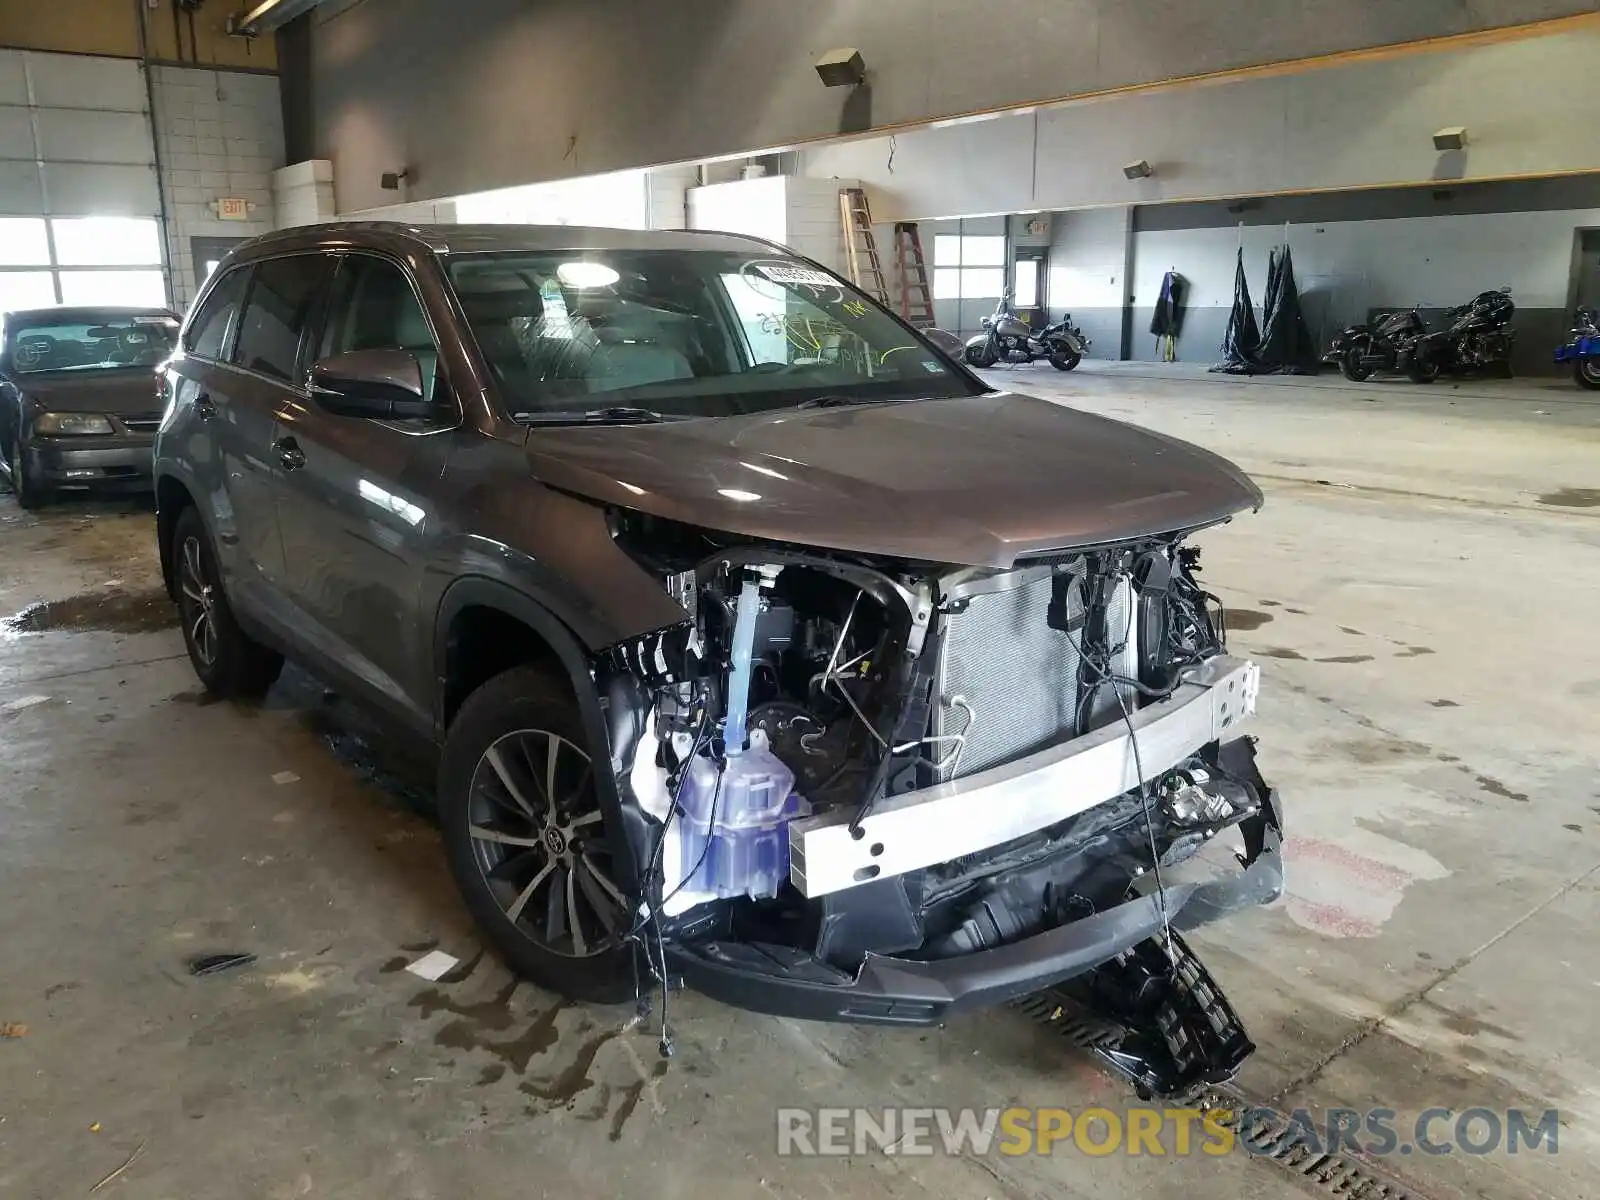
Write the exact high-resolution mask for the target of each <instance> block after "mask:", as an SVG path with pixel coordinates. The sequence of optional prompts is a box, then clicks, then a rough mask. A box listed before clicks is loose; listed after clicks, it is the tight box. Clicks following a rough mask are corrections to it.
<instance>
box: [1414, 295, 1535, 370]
mask: <svg viewBox="0 0 1600 1200" xmlns="http://www.w3.org/2000/svg"><path fill="white" fill-rule="evenodd" d="M1516 311H1517V306H1516V305H1515V304H1514V303H1512V300H1511V289H1510V288H1502V289H1501V290H1499V291H1493V292H1479V293H1478V294H1477V295H1476V296H1474V297H1473V299H1472V303H1471V304H1463V305H1462V306H1461V307H1460V308H1452V309H1449V310H1448V311H1447V312H1446V313H1445V314H1444V316H1445V320H1447V321H1449V322H1450V327H1449V328H1448V329H1445V330H1443V331H1441V332H1439V333H1434V334H1429V335H1428V338H1427V339H1426V341H1425V344H1424V345H1423V346H1422V347H1421V348H1420V353H1421V355H1422V356H1423V357H1424V358H1425V359H1427V360H1431V361H1432V362H1435V363H1437V364H1438V368H1439V370H1441V371H1446V372H1448V373H1450V374H1452V375H1466V374H1474V373H1482V372H1486V371H1494V372H1495V373H1497V374H1500V375H1504V376H1506V377H1507V378H1509V377H1510V375H1511V347H1512V344H1513V343H1514V342H1515V341H1516V336H1517V334H1516V330H1514V329H1512V328H1511V318H1512V316H1513V315H1514V314H1515V313H1516ZM1435 373H1436V374H1437V372H1435Z"/></svg>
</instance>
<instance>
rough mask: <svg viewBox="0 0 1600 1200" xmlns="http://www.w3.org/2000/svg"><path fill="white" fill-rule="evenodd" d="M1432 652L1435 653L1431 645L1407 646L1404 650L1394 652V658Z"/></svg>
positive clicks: (1411, 656)
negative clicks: (1397, 652)
mask: <svg viewBox="0 0 1600 1200" xmlns="http://www.w3.org/2000/svg"><path fill="white" fill-rule="evenodd" d="M1433 653H1435V651H1434V649H1433V647H1432V646H1407V647H1406V648H1405V649H1404V650H1402V651H1400V653H1399V654H1396V655H1395V657H1396V658H1420V657H1421V656H1422V655H1424V654H1433Z"/></svg>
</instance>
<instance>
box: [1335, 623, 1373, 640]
mask: <svg viewBox="0 0 1600 1200" xmlns="http://www.w3.org/2000/svg"><path fill="white" fill-rule="evenodd" d="M1339 632H1340V633H1348V634H1349V635H1350V636H1351V637H1366V636H1367V635H1366V634H1365V633H1363V632H1361V630H1359V629H1352V628H1351V627H1350V626H1348V625H1341V626H1339Z"/></svg>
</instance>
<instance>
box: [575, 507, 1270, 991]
mask: <svg viewBox="0 0 1600 1200" xmlns="http://www.w3.org/2000/svg"><path fill="white" fill-rule="evenodd" d="M627 532H628V531H627V530H623V531H621V536H623V537H625V536H626V535H627ZM649 541H650V543H651V544H652V547H653V548H654V550H655V551H656V553H658V554H659V550H660V547H661V545H662V544H663V538H662V536H661V533H660V529H659V527H658V528H656V529H654V530H652V531H651V535H650V538H649ZM708 550H709V552H708ZM691 559H692V560H693V561H690V560H691ZM1198 560H1199V552H1198V550H1195V549H1193V548H1190V547H1187V546H1184V545H1183V544H1182V541H1181V538H1179V537H1176V536H1173V537H1164V538H1152V539H1147V540H1145V541H1141V542H1136V543H1129V544H1122V545H1116V546H1111V547H1104V548H1098V549H1093V550H1089V551H1084V552H1078V553H1073V554H1066V555H1061V556H1057V557H1053V558H1046V559H1036V560H1032V561H1028V562H1026V563H1022V564H1019V565H1018V566H1016V567H1013V568H1011V569H1009V570H990V569H976V568H961V569H954V570H952V569H950V568H940V567H937V566H926V567H922V566H919V565H917V564H905V563H898V564H896V563H874V562H865V561H862V560H860V559H857V558H846V557H842V556H840V557H835V556H831V555H826V554H820V553H815V552H806V551H798V550H793V549H789V548H785V547H778V546H752V545H742V546H719V547H706V546H705V545H704V544H703V543H702V544H700V545H696V544H695V539H694V538H693V537H686V538H685V544H684V545H683V546H682V552H681V553H680V554H678V555H677V556H676V557H675V558H672V557H669V558H668V559H667V560H666V561H662V562H659V564H658V566H659V569H660V570H661V572H662V577H663V579H664V583H665V586H666V588H667V590H668V591H669V593H670V594H671V595H672V596H673V598H674V599H675V600H677V601H678V603H679V604H681V605H682V607H683V608H684V611H685V613H686V615H687V620H686V621H685V622H684V623H683V624H682V625H679V626H675V627H673V628H670V629H666V630H662V631H659V632H657V633H654V634H651V635H648V636H647V637H644V638H640V639H636V640H635V641H633V642H630V643H628V644H625V645H623V646H619V647H617V648H616V649H615V650H614V651H613V652H612V654H611V656H610V660H609V662H608V664H607V668H608V675H609V686H608V689H607V691H608V694H610V695H611V696H612V698H613V699H612V703H613V726H614V730H615V731H616V732H617V735H618V736H614V739H613V740H614V742H616V743H617V747H616V748H617V750H618V752H619V757H618V762H617V764H616V765H617V766H618V767H619V782H621V783H622V784H624V785H625V786H622V787H621V788H620V789H619V790H620V792H621V794H622V797H623V801H624V804H625V805H627V806H632V807H633V809H634V810H635V812H636V814H637V816H638V817H639V818H640V819H639V820H638V821H636V822H635V823H634V824H633V826H632V827H631V831H630V837H631V840H632V841H633V848H634V850H635V853H636V855H637V857H638V859H639V861H640V862H641V864H642V870H641V872H640V874H641V877H642V878H643V879H645V880H646V881H647V885H648V887H649V889H650V894H649V898H648V901H647V906H648V908H649V911H650V915H651V916H652V917H653V918H654V919H655V920H657V921H658V922H659V923H660V928H661V930H662V931H663V932H664V934H665V936H669V937H671V938H672V939H674V940H675V941H680V942H693V941H697V940H698V941H719V940H720V941H731V942H734V943H743V944H746V945H759V946H763V947H768V948H771V947H781V948H783V949H784V950H785V951H786V952H791V953H793V954H796V955H804V956H805V957H806V959H808V960H809V961H810V962H812V963H815V964H823V965H825V966H826V967H827V968H828V969H831V970H837V971H839V972H843V973H846V974H848V973H849V972H851V971H853V970H855V969H856V968H857V967H859V965H860V964H861V962H862V960H863V956H865V955H867V954H869V953H877V954H886V953H893V954H898V955H904V956H908V957H910V958H914V959H927V960H936V959H941V958H948V957H955V956H960V955H964V954H968V953H971V952H974V951H977V950H982V949H987V948H993V947H997V946H1003V945H1007V944H1010V943H1013V942H1016V941H1018V940H1020V939H1023V938H1027V937H1029V936H1031V935H1033V934H1036V933H1038V932H1040V931H1043V930H1048V929H1052V928H1056V927H1058V926H1061V925H1063V924H1065V923H1069V922H1071V921H1074V920H1077V919H1080V918H1082V917H1084V916H1087V915H1091V914H1094V913H1097V912H1104V911H1107V910H1108V909H1110V908H1112V907H1114V906H1116V905H1118V904H1120V903H1123V902H1125V901H1126V900H1127V899H1128V898H1129V897H1130V896H1131V895H1137V894H1138V889H1139V887H1140V886H1141V882H1142V880H1143V879H1144V877H1145V876H1146V874H1147V873H1151V872H1153V873H1155V874H1157V875H1159V873H1160V871H1161V870H1162V869H1163V868H1167V867H1172V866H1176V865H1177V864H1178V863H1179V862H1181V861H1183V860H1184V859H1185V858H1187V857H1189V856H1190V855H1192V854H1194V853H1195V852H1196V851H1197V850H1198V849H1199V848H1200V847H1201V846H1202V845H1203V844H1204V843H1205V842H1206V841H1208V840H1209V839H1211V838H1212V837H1213V836H1215V835H1216V834H1217V833H1218V832H1220V831H1221V830H1222V829H1225V828H1227V827H1229V826H1233V825H1237V824H1240V823H1241V822H1245V821H1248V820H1250V819H1252V818H1254V817H1257V816H1258V815H1259V814H1260V812H1261V810H1262V806H1263V802H1264V800H1265V795H1266V787H1265V785H1264V784H1263V783H1261V781H1260V778H1259V775H1257V774H1256V772H1255V770H1254V765H1253V759H1250V760H1248V761H1246V760H1245V759H1244V758H1241V757H1240V756H1239V755H1237V754H1235V755H1233V756H1232V757H1233V759H1235V760H1237V761H1225V760H1226V759H1227V758H1228V756H1226V755H1223V754H1221V753H1220V752H1219V746H1218V744H1217V743H1215V742H1213V743H1212V744H1210V745H1206V746H1203V747H1199V748H1198V749H1197V750H1196V751H1195V752H1194V753H1192V754H1186V755H1184V756H1183V757H1182V759H1181V761H1177V762H1175V763H1173V764H1170V765H1166V766H1163V767H1161V769H1160V770H1159V772H1158V773H1157V774H1154V775H1152V776H1151V777H1150V778H1145V777H1144V776H1143V773H1142V770H1141V772H1140V773H1139V776H1138V779H1139V786H1137V787H1131V786H1130V788H1129V789H1128V790H1127V791H1126V792H1125V793H1123V794H1121V795H1118V796H1116V797H1115V798H1113V799H1111V800H1110V801H1108V802H1106V803H1096V804H1094V805H1093V806H1092V807H1088V808H1087V811H1081V812H1074V813H1073V814H1072V815H1071V816H1069V817H1067V818H1066V819H1063V820H1060V821H1057V822H1054V823H1052V824H1050V825H1049V826H1047V827H1044V828H1041V829H1038V830H1035V831H1031V832H1029V833H1028V834H1027V835H1026V836H1022V837H1018V838H1015V839H1012V840H1010V841H1008V842H1006V843H1004V844H1000V845H995V846H990V847H986V848H984V849H982V850H981V851H979V852H975V853H970V854H962V855H959V856H957V857H954V858H952V859H950V860H948V861H941V862H938V863H936V864H933V865H929V866H926V867H924V868H920V869H916V870H909V871H902V872H896V873H892V874H886V873H881V872H880V871H878V870H877V868H876V867H874V866H873V865H871V864H868V865H867V866H865V867H864V868H863V869H862V870H860V871H857V872H856V875H855V878H854V879H853V880H851V881H850V882H851V884H852V886H849V887H845V888H842V889H840V890H837V891H835V892H833V893H831V894H828V895H821V896H808V895H806V894H803V893H802V892H801V891H800V890H798V889H797V888H796V887H795V885H794V884H795V881H794V879H793V878H792V876H793V875H795V874H796V870H795V866H796V865H795V863H793V862H792V861H791V841H790V836H789V835H790V826H791V825H795V824H796V823H800V824H807V823H810V821H811V819H813V818H821V819H831V820H833V821H834V822H836V823H844V822H847V828H848V831H849V835H850V836H851V837H852V838H857V839H859V838H861V837H862V836H863V835H864V832H865V829H864V822H865V823H867V824H870V823H871V821H870V819H871V815H872V813H873V812H874V809H875V808H876V807H878V806H879V805H882V804H885V803H886V802H887V803H891V804H892V803H894V802H895V798H897V797H907V796H910V795H913V794H916V795H921V794H929V795H931V794H934V792H933V791H931V790H930V789H939V788H940V787H942V786H943V787H949V786H960V785H961V783H962V781H981V780H983V779H985V778H988V776H987V775H985V772H993V771H995V770H1003V769H1005V768H1006V765H1007V764H1009V763H1013V762H1016V761H1019V760H1022V759H1026V758H1027V756H1029V755H1031V754H1037V753H1039V752H1041V751H1047V750H1049V749H1050V748H1051V747H1058V746H1061V745H1064V744H1067V743H1071V742H1073V741H1074V739H1080V738H1084V737H1085V736H1086V735H1090V734H1093V733H1095V732H1096V731H1097V730H1108V729H1110V728H1111V727H1117V728H1120V727H1121V726H1123V725H1126V727H1127V730H1128V731H1129V733H1133V731H1134V729H1135V724H1134V722H1135V720H1136V719H1138V717H1137V714H1138V713H1139V711H1140V710H1141V709H1144V708H1146V707H1149V706H1158V705H1161V704H1162V703H1163V702H1165V701H1167V700H1168V699H1169V698H1170V697H1172V696H1173V695H1174V694H1175V693H1176V692H1178V690H1179V689H1180V687H1181V686H1182V685H1183V683H1184V680H1185V677H1186V674H1187V673H1189V672H1191V671H1192V670H1193V669H1195V668H1197V667H1199V666H1200V665H1201V664H1204V663H1206V662H1207V661H1208V660H1210V659H1212V658H1214V657H1215V656H1217V655H1220V654H1221V653H1222V651H1223V649H1224V637H1225V629H1224V614H1223V610H1222V606H1221V604H1220V602H1219V601H1218V600H1217V599H1216V597H1215V596H1213V595H1211V594H1210V593H1208V592H1206V591H1205V590H1204V589H1203V588H1202V587H1201V586H1200V584H1199V583H1198V581H1197V578H1196V576H1197V573H1198V568H1199V561H1198ZM1244 745H1245V746H1246V748H1248V743H1244ZM1137 753H1138V748H1137V737H1135V738H1134V754H1135V755H1137ZM1247 753H1248V750H1246V754H1247ZM1247 840H1248V839H1247ZM880 848H881V847H877V846H876V845H872V846H868V851H869V852H872V851H875V850H876V849H880Z"/></svg>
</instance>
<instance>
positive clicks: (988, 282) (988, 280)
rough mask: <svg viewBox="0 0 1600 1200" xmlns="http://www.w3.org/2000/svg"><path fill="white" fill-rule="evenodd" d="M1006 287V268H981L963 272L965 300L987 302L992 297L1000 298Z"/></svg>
mask: <svg viewBox="0 0 1600 1200" xmlns="http://www.w3.org/2000/svg"><path fill="white" fill-rule="evenodd" d="M1005 286H1006V269H1005V268H1004V267H980V268H979V269H978V270H976V271H974V270H972V269H971V268H968V269H966V270H963V271H962V272H961V296H962V298H963V299H966V300H971V299H973V298H977V299H981V300H987V299H988V298H989V297H991V296H996V297H997V296H999V295H1000V293H1001V292H1002V291H1004V290H1005Z"/></svg>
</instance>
